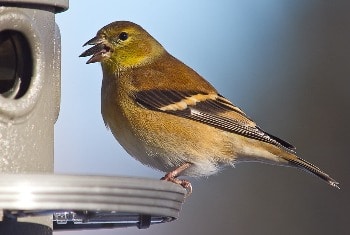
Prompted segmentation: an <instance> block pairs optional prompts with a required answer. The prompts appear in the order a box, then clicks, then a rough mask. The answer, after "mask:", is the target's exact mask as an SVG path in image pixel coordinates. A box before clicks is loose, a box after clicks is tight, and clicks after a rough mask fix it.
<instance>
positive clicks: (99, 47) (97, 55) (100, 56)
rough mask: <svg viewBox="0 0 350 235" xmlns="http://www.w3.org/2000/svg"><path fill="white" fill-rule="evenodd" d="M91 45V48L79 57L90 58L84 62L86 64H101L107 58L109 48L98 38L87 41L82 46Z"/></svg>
mask: <svg viewBox="0 0 350 235" xmlns="http://www.w3.org/2000/svg"><path fill="white" fill-rule="evenodd" d="M87 45H93V47H91V48H89V49H87V50H86V51H84V52H83V53H82V54H81V55H80V56H79V57H86V56H91V55H92V56H91V57H90V59H89V60H88V61H87V62H86V63H87V64H90V63H95V62H101V61H102V60H104V59H105V58H106V57H108V56H109V54H110V51H111V48H110V47H109V46H107V45H106V44H105V43H104V40H103V39H102V38H99V37H98V36H96V37H94V38H92V39H90V40H89V41H87V42H86V43H85V44H84V45H83V46H87Z"/></svg>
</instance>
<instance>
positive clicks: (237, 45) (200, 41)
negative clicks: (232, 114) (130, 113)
mask: <svg viewBox="0 0 350 235" xmlns="http://www.w3.org/2000/svg"><path fill="white" fill-rule="evenodd" d="M349 12H350V1H316V0H311V1H303V0H297V1H290V0H269V1H259V0H247V1H199V0H197V1H191V2H190V1H186V0H177V1H161V0H158V1H155V0H153V1H141V0H139V1H136V0H129V1H75V0H71V1H70V6H69V10H68V11H66V12H64V13H61V14H58V15H56V18H57V24H58V25H59V27H60V30H61V36H62V102H61V112H60V116H59V119H58V121H57V123H56V125H55V172H56V173H66V174H90V175H95V174H97V175H123V176H140V177H150V178H160V177H162V176H163V173H162V172H157V171H156V170H153V169H150V168H148V167H145V166H143V165H141V164H140V163H139V162H137V161H136V160H134V159H133V158H131V157H130V156H128V154H126V152H125V151H124V150H123V149H122V148H121V147H120V146H119V144H118V143H117V142H116V141H115V139H114V138H113V136H112V134H111V133H110V132H109V131H108V130H107V129H106V128H105V126H104V124H103V121H102V117H101V114H100V87H101V79H102V73H101V68H100V65H99V64H97V63H96V64H91V65H86V64H85V62H86V60H87V58H79V57H78V56H79V55H80V54H81V53H82V52H83V50H84V48H82V45H83V44H84V43H85V42H86V41H87V40H89V39H91V38H92V37H93V36H94V35H95V34H96V32H97V30H98V29H100V28H101V27H103V26H104V25H106V24H108V23H110V22H112V21H116V20H129V21H133V22H135V23H138V24H140V25H141V26H142V27H143V28H145V29H146V30H147V31H148V32H149V33H150V34H151V35H153V36H154V37H155V38H156V39H157V40H158V41H159V42H160V43H161V44H162V45H163V46H164V47H165V48H166V49H167V50H168V51H169V52H170V53H171V54H173V55H174V56H175V57H177V58H179V59H180V60H182V61H183V62H185V63H186V64H187V65H189V66H190V67H192V68H193V69H195V70H196V71H197V72H198V73H199V74H201V75H202V76H204V77H205V78H206V79H207V80H209V81H210V82H211V83H212V84H213V85H214V86H215V87H216V88H217V89H218V90H219V91H220V93H221V94H222V95H224V96H226V97H227V98H228V99H230V100H231V101H233V103H235V104H236V105H238V106H239V107H241V108H242V109H243V110H244V111H245V112H246V113H247V114H248V115H249V116H250V117H252V118H253V119H254V120H255V121H256V122H257V123H258V124H259V125H260V126H261V127H262V128H263V129H264V130H266V131H268V132H270V133H272V134H274V135H277V136H279V137H280V138H282V139H285V140H287V141H289V142H291V143H292V144H294V145H295V146H297V152H298V154H299V156H301V157H303V158H305V159H306V160H308V161H310V162H312V163H314V164H316V165H317V166H319V167H320V168H321V169H324V170H325V171H326V172H327V173H329V174H330V175H331V176H332V177H334V178H335V179H336V180H338V181H339V182H340V187H341V190H337V189H335V188H332V187H330V186H328V185H327V184H325V183H324V182H322V181H321V180H319V179H317V178H316V177H312V176H311V175H308V174H306V173H304V172H301V171H298V170H295V169H290V168H281V167H274V166H269V165H263V164H241V165H237V166H236V168H234V169H230V168H228V169H225V170H224V171H223V172H221V173H220V174H217V175H215V176H211V177H209V178H203V179H198V180H195V179H190V180H191V181H192V184H193V188H194V192H193V194H192V195H191V197H189V198H188V199H187V200H186V202H185V204H184V205H183V208H182V211H181V214H180V218H179V219H178V220H177V221H175V222H171V223H166V224H161V225H155V226H151V228H149V229H147V230H138V229H137V228H128V229H117V230H98V231H75V232H73V231H72V232H56V233H55V234H57V235H83V234H84V235H92V234H102V235H110V234H129V235H131V234H141V233H142V234H168V235H172V234H174V235H175V234H176V235H178V234H202V235H206V234H214V233H218V232H219V233H220V234H350V225H349V211H350V199H349V198H350V189H349V188H350V183H349V179H350V176H349V172H350V156H349V140H350V124H349V121H350V14H349Z"/></svg>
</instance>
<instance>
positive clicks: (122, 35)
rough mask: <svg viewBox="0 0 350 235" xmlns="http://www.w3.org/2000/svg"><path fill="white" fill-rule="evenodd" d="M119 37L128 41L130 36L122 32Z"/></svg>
mask: <svg viewBox="0 0 350 235" xmlns="http://www.w3.org/2000/svg"><path fill="white" fill-rule="evenodd" d="M118 37H119V39H120V40H122V41H125V40H126V39H128V37H129V35H128V34H127V33H126V32H121V33H120V34H119V36H118Z"/></svg>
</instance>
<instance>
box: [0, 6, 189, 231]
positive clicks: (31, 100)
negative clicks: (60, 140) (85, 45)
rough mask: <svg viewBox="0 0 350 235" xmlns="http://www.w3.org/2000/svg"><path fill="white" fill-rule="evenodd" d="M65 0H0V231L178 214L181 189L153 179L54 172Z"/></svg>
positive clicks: (109, 224) (148, 221) (149, 220)
mask: <svg viewBox="0 0 350 235" xmlns="http://www.w3.org/2000/svg"><path fill="white" fill-rule="evenodd" d="M67 9H68V0H55V1H52V0H51V1H50V0H22V1H19V0H18V1H15V0H7V1H4V0H2V1H0V172H1V174H2V175H1V177H0V234H14V235H17V234H36V235H46V234H52V231H53V229H56V230H65V229H98V228H115V227H126V226H138V227H139V228H147V227H149V226H150V225H152V224H156V223H162V222H167V221H172V220H174V219H176V218H177V217H178V213H179V211H180V208H181V204H182V202H183V199H184V195H185V193H186V192H185V190H184V189H183V188H182V187H180V186H178V185H175V184H172V183H169V182H162V181H159V180H151V179H139V178H127V177H110V176H109V177H106V176H83V175H57V174H54V172H53V170H54V154H53V153H54V151H53V148H54V124H55V122H56V120H57V118H58V114H59V107H60V96H61V94H60V76H61V75H60V71H61V54H60V52H61V48H60V32H59V28H58V26H57V24H56V23H55V14H56V13H59V12H63V11H65V10H67Z"/></svg>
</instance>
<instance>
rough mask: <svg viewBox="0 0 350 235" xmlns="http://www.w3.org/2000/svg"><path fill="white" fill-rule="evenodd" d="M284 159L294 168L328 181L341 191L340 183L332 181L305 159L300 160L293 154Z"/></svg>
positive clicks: (286, 155)
mask: <svg viewBox="0 0 350 235" xmlns="http://www.w3.org/2000/svg"><path fill="white" fill-rule="evenodd" d="M282 158H283V159H285V160H287V161H288V162H289V163H290V164H291V165H292V166H294V167H296V168H299V169H301V170H304V171H306V172H308V173H311V174H314V175H316V176H318V177H320V178H321V179H323V180H324V181H326V182H327V183H328V184H329V185H331V186H333V187H335V188H338V189H339V186H338V184H339V183H338V182H337V181H335V180H334V179H332V178H331V177H330V176H329V175H328V174H326V173H325V172H323V171H322V170H321V169H320V168H318V167H317V166H315V165H313V164H311V163H309V162H307V161H305V160H304V159H302V158H299V157H297V156H295V155H294V154H291V153H288V154H285V156H282Z"/></svg>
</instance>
